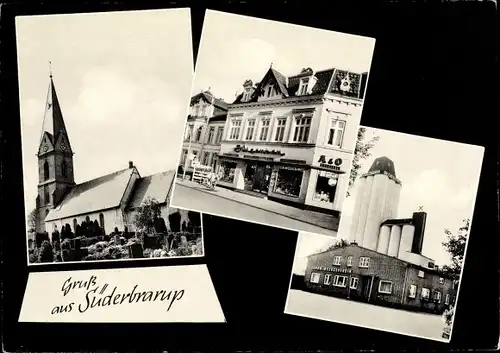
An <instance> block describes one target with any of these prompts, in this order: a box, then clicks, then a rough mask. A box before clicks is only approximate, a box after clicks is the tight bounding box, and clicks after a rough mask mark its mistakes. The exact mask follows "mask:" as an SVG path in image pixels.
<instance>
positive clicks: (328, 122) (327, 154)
mask: <svg viewBox="0 0 500 353" xmlns="http://www.w3.org/2000/svg"><path fill="white" fill-rule="evenodd" d="M367 76H368V74H367V73H353V72H348V71H346V70H340V69H336V68H331V69H327V70H321V71H314V70H313V69H311V68H306V69H303V70H302V71H300V73H298V74H296V75H292V76H289V77H287V76H285V75H283V74H281V73H280V72H278V71H277V70H275V69H273V68H270V69H269V70H268V71H267V73H266V74H265V75H264V77H263V78H262V79H261V80H260V82H259V83H256V84H254V82H252V80H246V81H245V82H244V84H243V89H244V91H243V93H242V94H240V95H239V96H238V97H237V98H236V100H235V101H234V103H233V104H231V105H230V106H229V110H228V118H227V120H226V122H225V129H224V137H223V140H222V144H221V148H220V153H219V161H218V162H217V167H218V173H219V177H220V180H219V183H218V184H219V185H220V186H224V187H228V188H233V189H239V190H247V191H250V192H252V191H253V192H257V193H260V194H264V195H266V197H267V198H268V199H270V200H274V201H279V202H282V203H286V204H291V205H294V206H299V207H302V208H304V209H311V210H315V211H320V212H326V213H332V212H333V213H334V214H338V213H340V210H341V209H342V203H343V200H344V198H345V193H346V190H347V186H348V183H349V171H350V164H351V160H352V156H353V151H354V148H355V143H356V138H357V129H358V126H359V122H360V119H361V108H362V104H363V97H364V92H365V88H366V80H367Z"/></svg>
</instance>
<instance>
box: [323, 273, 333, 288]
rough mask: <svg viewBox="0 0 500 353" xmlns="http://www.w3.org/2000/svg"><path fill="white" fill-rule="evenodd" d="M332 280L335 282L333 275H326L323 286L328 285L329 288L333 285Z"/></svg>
mask: <svg viewBox="0 0 500 353" xmlns="http://www.w3.org/2000/svg"><path fill="white" fill-rule="evenodd" d="M327 279H328V281H327ZM332 280H333V278H332V275H331V274H329V273H325V279H324V280H323V284H326V285H328V286H329V285H330V284H331V283H332Z"/></svg>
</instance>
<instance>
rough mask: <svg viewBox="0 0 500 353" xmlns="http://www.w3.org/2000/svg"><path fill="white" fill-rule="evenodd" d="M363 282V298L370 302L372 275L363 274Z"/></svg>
mask: <svg viewBox="0 0 500 353" xmlns="http://www.w3.org/2000/svg"><path fill="white" fill-rule="evenodd" d="M361 278H362V280H361V283H362V286H363V287H362V288H363V289H362V293H363V300H364V301H366V302H368V301H369V300H370V293H371V290H372V277H371V276H362V277H361Z"/></svg>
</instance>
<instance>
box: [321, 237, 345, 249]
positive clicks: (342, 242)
mask: <svg viewBox="0 0 500 353" xmlns="http://www.w3.org/2000/svg"><path fill="white" fill-rule="evenodd" d="M347 245H349V242H348V241H347V240H345V239H339V240H338V241H336V242H335V243H334V244H332V245H330V246H328V247H327V248H326V249H325V250H323V251H330V250H334V249H338V248H343V247H346V246H347Z"/></svg>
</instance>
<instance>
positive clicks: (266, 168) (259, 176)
mask: <svg viewBox="0 0 500 353" xmlns="http://www.w3.org/2000/svg"><path fill="white" fill-rule="evenodd" d="M271 171H272V168H271V165H269V164H264V163H256V168H255V175H254V178H253V185H252V190H253V191H257V192H260V193H263V194H267V191H268V189H269V180H270V179H271Z"/></svg>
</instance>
